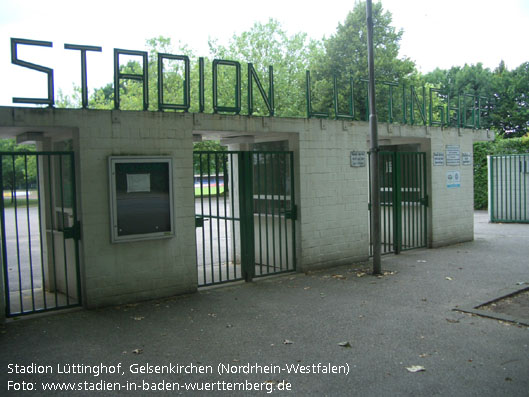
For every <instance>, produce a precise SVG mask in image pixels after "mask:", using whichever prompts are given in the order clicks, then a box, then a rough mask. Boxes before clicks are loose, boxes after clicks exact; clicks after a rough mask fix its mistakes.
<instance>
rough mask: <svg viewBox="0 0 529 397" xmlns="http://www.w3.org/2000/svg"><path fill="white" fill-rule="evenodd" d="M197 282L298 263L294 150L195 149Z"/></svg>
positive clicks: (288, 267) (283, 268)
mask: <svg viewBox="0 0 529 397" xmlns="http://www.w3.org/2000/svg"><path fill="white" fill-rule="evenodd" d="M194 168H195V181H194V182H195V183H194V184H195V223H196V242H197V244H196V256H197V266H198V285H199V286H204V285H212V284H219V283H224V282H229V281H235V280H246V281H250V280H252V278H254V277H259V276H266V275H270V274H277V273H282V272H288V271H293V270H295V269H296V248H295V222H294V221H295V217H296V210H295V209H296V207H295V204H294V203H295V198H294V169H293V152H279V151H266V152H265V151H260V152H239V151H237V152H235V151H225V152H194Z"/></svg>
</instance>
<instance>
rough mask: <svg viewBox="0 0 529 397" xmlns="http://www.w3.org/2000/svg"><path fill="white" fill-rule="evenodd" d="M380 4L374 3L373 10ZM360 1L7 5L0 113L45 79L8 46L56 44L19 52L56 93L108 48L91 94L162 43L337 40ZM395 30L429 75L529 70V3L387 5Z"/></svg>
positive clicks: (446, 0) (469, 0)
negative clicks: (259, 30) (130, 56)
mask: <svg viewBox="0 0 529 397" xmlns="http://www.w3.org/2000/svg"><path fill="white" fill-rule="evenodd" d="M374 1H377V0H374ZM354 4H355V1H354V0H347V1H345V0H330V1H327V2H322V1H312V0H304V1H298V0H288V1H287V0H266V1H255V2H249V1H248V0H244V1H243V0H224V1H218V0H202V1H184V0H157V1H155V2H150V3H148V2H146V1H137V0H127V1H122V0H105V1H103V0H89V1H86V0H83V1H78V0H48V1H42V0H0V79H1V80H2V81H1V83H0V87H1V88H0V105H3V106H9V105H12V99H11V98H12V97H14V96H16V97H45V96H46V77H45V75H44V74H42V73H39V72H36V71H33V70H29V69H25V68H22V67H20V66H16V65H12V64H11V54H10V38H11V37H17V38H24V39H32V40H45V41H52V42H53V48H45V47H34V46H19V58H20V59H23V60H26V61H29V62H33V63H37V64H40V65H43V66H47V67H51V68H53V69H54V71H55V72H54V73H55V92H56V96H57V92H58V90H59V88H61V89H62V90H63V91H65V92H67V93H68V92H70V91H71V88H72V86H73V84H76V85H80V55H79V51H71V50H65V49H64V44H65V43H69V44H84V45H96V46H101V47H103V52H102V53H95V52H94V53H88V85H89V88H95V87H99V86H102V85H104V84H106V83H109V82H111V81H112V78H113V77H112V76H113V74H112V73H113V72H112V71H113V69H112V68H113V65H112V62H113V60H112V52H113V49H114V48H123V49H129V50H144V49H145V40H146V39H148V38H152V37H155V36H159V35H163V36H167V37H170V38H171V39H172V40H173V43H177V42H178V41H180V42H182V43H184V44H188V45H189V46H190V47H191V48H192V49H194V52H195V54H196V55H199V56H207V55H208V51H207V48H208V47H207V43H208V38H217V39H218V40H219V41H220V42H221V43H227V42H228V40H229V38H230V37H231V36H233V34H237V33H240V32H243V31H245V30H248V29H249V28H250V27H251V26H252V25H253V23H254V22H256V21H260V22H263V23H265V22H266V21H267V20H268V19H269V18H275V19H277V20H279V22H280V23H281V25H282V26H283V28H284V29H285V30H287V32H288V33H289V34H294V33H297V32H300V31H303V32H306V33H307V34H308V35H309V36H310V37H312V38H314V39H321V38H322V37H323V36H326V37H329V36H331V35H332V34H334V33H335V31H336V27H337V25H338V23H340V22H343V20H344V19H345V16H346V15H347V13H348V12H349V11H350V10H352V8H353V6H354ZM382 4H383V7H384V9H386V10H389V11H390V12H391V13H392V15H393V25H394V26H395V27H397V28H399V29H400V28H401V29H403V30H404V35H403V38H402V42H401V54H400V55H401V56H408V57H410V58H411V59H413V60H414V61H415V62H416V64H417V67H418V68H419V70H420V71H422V72H428V71H431V70H433V69H435V67H440V68H449V67H451V66H454V65H461V66H462V65H464V64H465V63H468V64H472V63H473V64H475V63H477V62H482V63H483V64H484V65H485V66H486V67H489V68H494V67H496V66H497V65H498V64H499V62H500V61H501V60H502V59H503V60H504V61H505V62H506V64H507V67H508V68H510V69H512V68H515V67H517V66H518V65H520V64H521V63H523V62H525V61H529V52H528V46H527V26H529V0H502V1H498V0H442V1H440V0H382Z"/></svg>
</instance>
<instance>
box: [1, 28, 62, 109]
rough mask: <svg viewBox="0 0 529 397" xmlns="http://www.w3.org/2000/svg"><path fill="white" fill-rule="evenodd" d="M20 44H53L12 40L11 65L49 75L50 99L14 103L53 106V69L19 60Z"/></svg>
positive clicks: (33, 99) (46, 45) (30, 99)
mask: <svg viewBox="0 0 529 397" xmlns="http://www.w3.org/2000/svg"><path fill="white" fill-rule="evenodd" d="M18 44H25V45H38V46H41V47H53V43H52V42H51V41H38V40H27V39H14V38H11V63H12V64H14V65H18V66H22V67H24V68H28V69H33V70H36V71H38V72H42V73H46V74H47V75H48V97H47V98H13V102H14V103H35V104H46V105H49V106H53V105H54V104H55V99H54V96H53V69H50V68H47V67H45V66H42V65H37V64H34V63H31V62H26V61H22V60H20V59H18V55H17V45H18Z"/></svg>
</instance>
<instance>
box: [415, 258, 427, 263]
mask: <svg viewBox="0 0 529 397" xmlns="http://www.w3.org/2000/svg"><path fill="white" fill-rule="evenodd" d="M417 263H426V261H425V260H424V259H419V260H418V261H417Z"/></svg>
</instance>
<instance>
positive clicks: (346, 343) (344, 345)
mask: <svg viewBox="0 0 529 397" xmlns="http://www.w3.org/2000/svg"><path fill="white" fill-rule="evenodd" d="M338 346H341V347H352V346H351V344H350V343H349V342H347V341H346V342H339V343H338Z"/></svg>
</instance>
